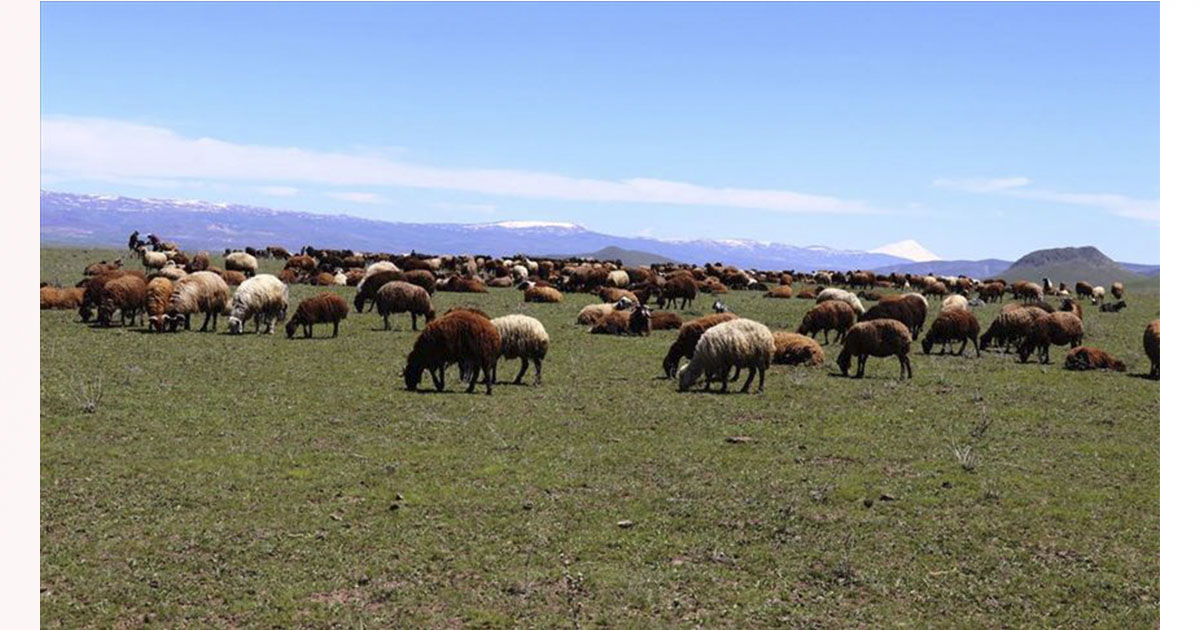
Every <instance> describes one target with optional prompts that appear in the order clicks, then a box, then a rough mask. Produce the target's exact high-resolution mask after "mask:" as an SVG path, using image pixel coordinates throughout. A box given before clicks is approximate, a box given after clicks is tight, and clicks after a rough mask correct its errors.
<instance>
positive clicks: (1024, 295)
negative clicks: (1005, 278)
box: [1012, 280, 1043, 302]
mask: <svg viewBox="0 0 1200 630" xmlns="http://www.w3.org/2000/svg"><path fill="white" fill-rule="evenodd" d="M1012 294H1013V297H1014V298H1017V299H1020V300H1025V301H1026V302H1032V301H1036V300H1041V299H1042V295H1043V294H1042V287H1041V286H1039V285H1037V284H1034V283H1032V282H1029V281H1028V280H1018V281H1016V282H1014V283H1012Z"/></svg>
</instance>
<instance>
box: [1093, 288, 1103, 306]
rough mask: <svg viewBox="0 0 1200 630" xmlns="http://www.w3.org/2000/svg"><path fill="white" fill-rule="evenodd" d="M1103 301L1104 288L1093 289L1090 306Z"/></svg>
mask: <svg viewBox="0 0 1200 630" xmlns="http://www.w3.org/2000/svg"><path fill="white" fill-rule="evenodd" d="M1103 301H1104V287H1095V288H1093V289H1092V304H1099V303H1101V302H1103Z"/></svg>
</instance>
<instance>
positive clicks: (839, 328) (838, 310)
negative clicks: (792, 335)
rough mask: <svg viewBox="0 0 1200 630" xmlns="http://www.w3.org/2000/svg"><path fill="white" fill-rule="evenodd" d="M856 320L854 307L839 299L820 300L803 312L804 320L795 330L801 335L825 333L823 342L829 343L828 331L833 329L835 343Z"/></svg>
mask: <svg viewBox="0 0 1200 630" xmlns="http://www.w3.org/2000/svg"><path fill="white" fill-rule="evenodd" d="M857 321H858V316H857V315H856V314H855V313H854V308H853V307H852V306H850V305H849V304H847V303H845V302H842V301H841V300H828V301H825V302H821V303H819V304H817V305H816V306H814V307H812V308H811V309H810V310H809V311H808V312H807V313H805V314H804V320H803V321H802V322H800V327H799V328H797V329H796V332H798V333H800V334H802V335H810V336H812V337H816V335H817V333H818V332H824V333H825V343H826V344H828V343H829V331H830V330H832V331H834V332H835V333H837V334H835V335H834V337H833V342H834V343H837V342H839V341H841V340H842V338H844V337H845V335H846V331H847V330H850V327H851V326H853V325H854V324H855V323H856V322H857Z"/></svg>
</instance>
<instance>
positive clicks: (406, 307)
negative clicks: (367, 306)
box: [375, 280, 434, 330]
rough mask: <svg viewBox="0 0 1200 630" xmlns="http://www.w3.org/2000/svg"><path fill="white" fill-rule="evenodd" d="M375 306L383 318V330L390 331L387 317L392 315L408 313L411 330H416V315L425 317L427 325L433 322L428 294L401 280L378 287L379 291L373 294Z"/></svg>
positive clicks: (389, 322) (431, 305)
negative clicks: (410, 319) (410, 318)
mask: <svg viewBox="0 0 1200 630" xmlns="http://www.w3.org/2000/svg"><path fill="white" fill-rule="evenodd" d="M375 306H377V307H378V309H379V314H380V315H382V316H383V329H384V330H391V329H392V324H391V321H390V320H389V317H390V316H391V315H392V314H393V313H409V314H410V315H411V316H412V329H413V330H416V329H417V316H418V315H424V316H425V323H426V324H427V325H428V324H429V322H431V321H433V317H434V311H433V303H432V301H431V300H430V299H429V292H428V291H426V290H425V289H423V288H421V287H419V286H417V285H415V284H409V283H407V282H405V281H403V280H394V281H392V282H389V283H387V284H385V285H383V286H382V287H379V291H378V292H376V293H375Z"/></svg>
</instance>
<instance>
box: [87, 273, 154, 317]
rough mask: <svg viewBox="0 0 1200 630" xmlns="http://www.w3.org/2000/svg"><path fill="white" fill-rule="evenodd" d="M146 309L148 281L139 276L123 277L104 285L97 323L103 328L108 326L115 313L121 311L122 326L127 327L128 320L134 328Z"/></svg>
mask: <svg viewBox="0 0 1200 630" xmlns="http://www.w3.org/2000/svg"><path fill="white" fill-rule="evenodd" d="M145 307H146V280H145V279H143V278H140V277H138V276H130V275H126V276H121V277H119V278H114V279H112V280H109V281H108V282H105V283H104V289H103V290H102V292H101V294H100V308H99V310H98V313H97V316H96V321H97V322H98V323H99V324H100V325H101V326H108V325H109V322H110V321H111V320H112V315H113V313H115V312H117V311H121V325H122V326H125V325H126V324H125V320H126V319H127V318H128V319H129V324H128V325H130V326H133V325H134V324H135V323H136V322H137V316H138V315H139V314H140V313H142V312H143V310H144V309H145Z"/></svg>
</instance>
